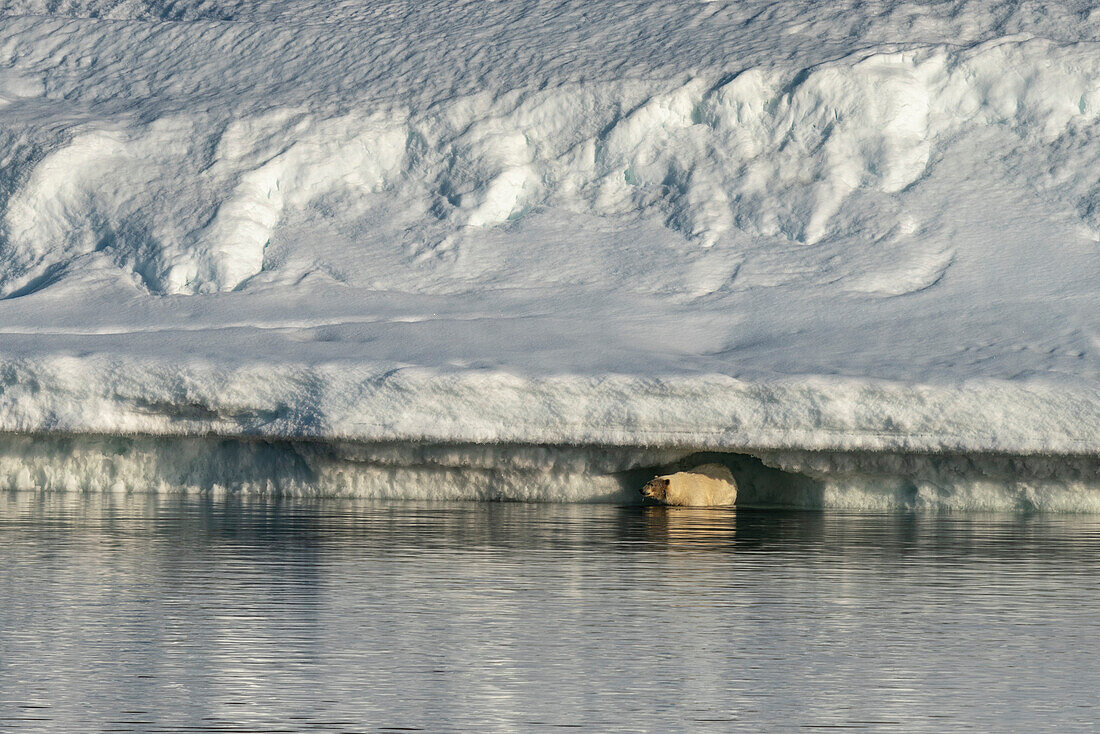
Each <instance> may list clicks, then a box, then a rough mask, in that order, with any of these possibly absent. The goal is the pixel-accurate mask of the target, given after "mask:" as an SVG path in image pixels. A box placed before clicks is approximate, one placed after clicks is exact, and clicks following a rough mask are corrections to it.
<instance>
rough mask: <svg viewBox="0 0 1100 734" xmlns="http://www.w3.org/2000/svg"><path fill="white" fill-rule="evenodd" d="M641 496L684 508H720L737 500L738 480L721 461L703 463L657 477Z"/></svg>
mask: <svg viewBox="0 0 1100 734" xmlns="http://www.w3.org/2000/svg"><path fill="white" fill-rule="evenodd" d="M642 496H643V497H648V498H650V499H655V500H657V501H658V502H662V503H664V504H666V505H679V506H683V507H719V506H722V505H732V504H733V503H734V501H735V500H736V499H737V482H735V481H734V479H733V475H732V474H730V470H729V469H727V468H726V467H724V466H722V465H721V464H703V465H702V466H697V467H695V468H694V469H689V470H688V471H678V472H676V473H675V474H666V475H664V476H658V477H654V478H653V479H652V480H650V481H649V483H647V484H646V485H645V486H644V487H642Z"/></svg>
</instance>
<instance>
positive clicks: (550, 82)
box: [0, 0, 1100, 509]
mask: <svg viewBox="0 0 1100 734" xmlns="http://www.w3.org/2000/svg"><path fill="white" fill-rule="evenodd" d="M1098 171H1100V5H1097V6H1095V7H1094V4H1093V3H1092V2H1081V1H1078V2H1074V1H1072V0H1071V1H1069V2H1066V1H1062V2H1053V1H1050V0H1046V1H1040V0H1015V1H1011V0H1010V1H997V2H994V1H993V0H943V1H940V2H887V1H872V2H866V1H861V2H855V0H847V1H845V0H841V1H839V2H830V3H821V2H812V1H810V0H781V1H780V2H771V1H769V2H762V1H761V0H751V1H748V2H723V1H721V0H716V1H712V2H702V1H701V2H691V1H688V0H674V1H673V0H667V1H665V0H644V1H643V0H626V1H619V2H610V1H605V0H554V1H550V0H508V1H501V2H488V1H486V0H478V1H476V2H475V1H473V0H443V1H441V2H435V3H408V2H404V1H403V0H402V1H400V2H399V1H397V0H381V1H379V2H363V1H361V0H360V1H356V2H353V1H352V0H337V1H335V2H333V1H325V2H321V0H258V1H249V2H245V1H244V0H70V1H65V0H60V1H58V0H0V433H2V434H3V435H6V436H7V437H6V438H0V487H3V486H11V487H24V488H26V487H44V488H72V489H79V488H84V489H103V490H112V491H124V490H125V491H129V490H132V489H140V488H143V487H145V488H150V487H151V488H161V489H172V488H175V489H184V490H188V489H205V490H212V489H219V488H220V489H227V490H237V491H263V492H276V491H278V492H293V493H308V492H315V493H317V492H320V493H334V494H356V495H365V496H391V497H406V496H407V497H417V498H421V497H441V498H464V497H478V498H508V499H550V500H570V501H579V500H598V501H624V500H625V499H627V498H630V499H634V494H633V491H631V490H629V486H628V485H631V483H632V482H634V481H635V479H636V478H637V477H640V476H641V475H642V474H644V473H645V472H648V471H650V470H653V469H655V468H659V467H667V466H671V465H673V464H675V462H680V461H686V460H688V459H689V458H690V457H691V456H693V455H696V454H699V453H700V452H719V453H720V454H721V458H723V460H726V461H727V462H729V463H731V464H732V465H734V467H735V468H738V467H739V468H740V469H741V473H742V478H744V481H745V482H746V483H748V484H749V485H752V487H755V489H754V488H749V489H747V490H745V491H743V493H742V496H743V497H747V498H748V500H749V501H751V502H753V503H757V504H794V505H802V506H826V507H851V508H866V509H883V508H894V507H918V508H934V507H940V508H944V507H947V508H965V507H972V508H985V509H1004V508H1009V507H1016V508H1019V507H1039V508H1049V509H1100V472H1098V470H1097V469H1096V466H1095V463H1094V462H1093V459H1091V458H1089V457H1095V456H1096V455H1097V454H1098V453H1100V318H1098V317H1100V312H1098V311H1100V309H1098V304H1100V174H1098V173H1097V172H1098ZM29 434H31V435H34V436H35V438H29V437H28V435H29ZM75 434H82V437H73V436H74V435H75ZM111 436H115V437H114V438H112V437H111ZM123 436H130V438H125V437H123ZM143 436H144V437H143ZM184 436H190V437H192V438H182V437H184ZM199 436H205V437H204V438H199ZM211 436H213V437H211ZM218 436H221V437H222V438H218ZM173 437H175V438H173ZM448 446H449V447H450V448H447V447H448ZM120 447H121V448H120ZM524 447H526V448H524ZM116 449H117V450H116ZM425 452H426V453H425ZM432 457H435V458H432ZM440 457H443V458H440ZM963 457H970V458H963ZM753 477H756V479H753ZM761 477H763V478H761ZM754 482H755V484H754Z"/></svg>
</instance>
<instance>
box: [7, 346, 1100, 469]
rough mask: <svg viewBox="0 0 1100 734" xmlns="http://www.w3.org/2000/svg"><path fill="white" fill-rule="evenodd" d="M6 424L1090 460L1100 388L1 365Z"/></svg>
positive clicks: (348, 368) (136, 363)
mask: <svg viewBox="0 0 1100 734" xmlns="http://www.w3.org/2000/svg"><path fill="white" fill-rule="evenodd" d="M0 432H3V433H24V434H25V433H44V432H45V433H86V434H108V435H111V434H126V435H135V434H146V435H161V436H196V435H221V436H233V437H257V438H270V439H326V440H341V441H352V442H391V441H392V442H436V443H439V442H444V443H453V444H454V443H461V444H524V445H534V444H541V445H572V446H605V447H661V448H683V449H691V450H697V451H702V450H716V451H743V452H747V453H751V452H762V451H771V450H787V449H794V450H805V451H884V452H901V453H906V452H924V453H956V454H958V453H1002V454H1016V455H1024V454H1048V455H1050V454H1064V455H1093V454H1097V453H1100V386H1098V385H1096V384H1095V383H1093V382H1089V381H1085V380H1074V381H1063V382H1052V381H1014V380H995V379H970V380H963V381H957V382H950V383H948V382H945V383H938V384H906V383H900V382H891V381H884V380H873V379H857V378H851V377H832V376H798V377H794V376H786V377H775V378H766V379H765V378H761V379H752V380H746V379H737V378H734V377H729V376H722V375H715V374H695V375H692V374H671V375H665V376H645V377H643V376H631V375H623V374H607V375H600V376H591V375H553V376H523V375H519V374H514V373H509V372H506V371H499V370H458V369H455V370H439V369H427V368H421V367H401V366H399V365H393V364H388V365H387V364H362V363H355V364H350V363H347V362H340V363H322V364H315V365H294V364H280V365H267V364H264V365H260V364H255V365H247V364H245V365H241V364H239V363H238V364H234V365H219V364H216V363H212V362H208V361H195V362H192V363H188V364H186V365H180V364H178V363H162V362H157V361H150V360H136V359H120V358H110V357H103V356H89V357H73V356H51V357H47V358H40V359H33V358H21V359H2V358H0Z"/></svg>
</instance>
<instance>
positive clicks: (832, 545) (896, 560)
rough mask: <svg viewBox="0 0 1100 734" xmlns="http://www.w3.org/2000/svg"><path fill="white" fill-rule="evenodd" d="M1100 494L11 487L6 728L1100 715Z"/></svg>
mask: <svg viewBox="0 0 1100 734" xmlns="http://www.w3.org/2000/svg"><path fill="white" fill-rule="evenodd" d="M1098 551H1100V518H1096V517H1066V516H1062V517H1050V516H1010V517H974V516H969V517H967V516H939V517H935V516H870V517H868V516H845V515H834V514H821V513H810V512H801V513H748V512H743V511H742V512H734V511H731V510H720V511H708V510H665V509H661V508H636V507H635V508H615V507H601V506H560V505H559V506H553V505H515V504H434V505H433V504H408V503H370V502H363V503H355V502H345V501H312V502H308V501H274V500H272V501H267V502H264V501H256V500H250V501H239V500H226V501H218V502H214V501H210V500H202V499H190V500H184V499H165V498H161V499H156V498H151V497H134V498H109V497H102V496H98V495H97V496H88V497H84V496H78V495H35V494H33V493H17V494H3V495H0V598H2V604H0V718H2V721H0V730H4V731H14V732H24V731H51V732H53V731H66V730H70V731H80V732H92V731H138V732H149V731H181V730H189V731H202V730H210V731H222V732H225V731H255V730H276V731H329V730H331V731H370V730H381V729H385V728H387V727H389V728H394V727H405V728H410V729H414V728H421V729H425V730H429V731H453V730H465V731H516V730H539V729H542V728H551V727H555V726H563V725H580V726H583V727H585V728H589V729H593V730H599V731H676V730H683V729H688V728H690V729H693V730H700V731H708V730H709V731H729V730H732V729H737V728H744V729H749V730H760V729H765V730H769V731H779V730H785V729H798V728H800V727H835V726H843V727H857V728H865V729H871V730H890V731H906V732H911V731H943V730H960V729H967V728H973V729H977V730H989V729H997V730H1005V729H1013V730H1026V729H1034V728H1037V727H1039V726H1043V727H1065V728H1077V729H1081V728H1092V727H1093V726H1094V725H1095V724H1097V723H1098V721H1100V715H1098V713H1097V711H1096V709H1095V708H1094V705H1095V698H1096V696H1095V691H1096V690H1100V672H1098V666H1097V665H1096V663H1095V661H1096V659H1097V654H1098V653H1100V634H1098V633H1100V593H1098V592H1100V554H1098Z"/></svg>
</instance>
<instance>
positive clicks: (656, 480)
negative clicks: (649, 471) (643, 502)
mask: <svg viewBox="0 0 1100 734" xmlns="http://www.w3.org/2000/svg"><path fill="white" fill-rule="evenodd" d="M670 484H671V481H670V480H669V478H668V477H653V479H651V480H649V481H648V482H647V483H646V485H645V486H644V487H642V496H643V497H646V498H648V499H653V500H657V501H658V502H664V501H665V498H666V497H668V487H669V485H670Z"/></svg>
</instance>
